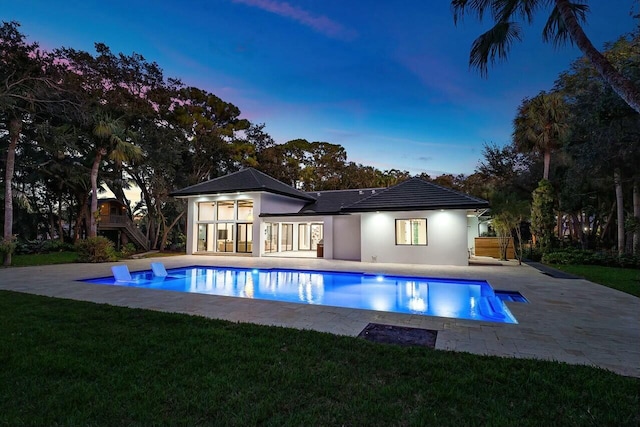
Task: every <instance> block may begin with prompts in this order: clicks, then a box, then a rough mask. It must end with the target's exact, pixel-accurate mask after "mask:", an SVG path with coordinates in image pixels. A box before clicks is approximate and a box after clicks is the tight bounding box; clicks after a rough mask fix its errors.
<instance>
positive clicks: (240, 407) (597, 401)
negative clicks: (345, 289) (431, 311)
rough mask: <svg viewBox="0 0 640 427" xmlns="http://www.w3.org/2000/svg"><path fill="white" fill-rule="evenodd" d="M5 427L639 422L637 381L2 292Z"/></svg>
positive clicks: (0, 415) (553, 365)
mask: <svg viewBox="0 0 640 427" xmlns="http://www.w3.org/2000/svg"><path fill="white" fill-rule="evenodd" d="M0 325H1V327H0V342H1V343H2V345H0V366H2V369H0V425H203V424H215V425H238V426H250V425H274V426H282V425H362V426H364V425H366V426H375V425H380V426H383V425H384V426H388V425H439V426H448V425H450V426H461V425H506V426H515V425H517V426H527V425H530V426H540V425H563V426H565V425H568V426H570V425H616V426H625V425H629V426H632V425H633V426H636V425H638V423H640V416H639V412H638V407H639V404H640V403H639V396H638V395H639V392H640V379H637V378H628V377H622V376H619V375H616V374H613V373H610V372H607V371H605V370H601V369H597V368H591V367H585V366H571V365H566V364H562V363H557V362H543V361H534V360H520V359H506V358H505V359H503V358H498V357H489V356H475V355H470V354H465V353H454V352H443V351H436V350H430V349H428V348H415V347H414V348H407V347H399V346H393V345H381V344H374V343H370V342H368V341H364V340H360V339H357V338H350V337H340V336H334V335H331V334H323V333H319V332H312V331H299V330H294V329H285V328H275V327H265V326H258V325H249V324H235V323H230V322H225V321H216V320H209V319H205V318H201V317H194V316H187V315H182V314H170V313H160V312H154V311H147V310H140V309H127V308H121V307H113V306H108V305H98V304H93V303H88V302H79V301H70V300H62V299H54V298H47V297H41V296H36V295H28V294H20V293H15V292H9V291H1V292H0Z"/></svg>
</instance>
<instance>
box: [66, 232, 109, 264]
mask: <svg viewBox="0 0 640 427" xmlns="http://www.w3.org/2000/svg"><path fill="white" fill-rule="evenodd" d="M76 251H78V262H109V261H115V260H116V259H117V258H116V251H115V249H114V246H113V242H112V241H111V240H109V239H107V238H106V237H103V236H98V237H89V238H88V239H86V240H78V242H76Z"/></svg>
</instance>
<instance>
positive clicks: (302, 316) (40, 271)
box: [0, 255, 640, 377]
mask: <svg viewBox="0 0 640 427" xmlns="http://www.w3.org/2000/svg"><path fill="white" fill-rule="evenodd" d="M153 261H161V262H163V263H164V264H165V265H166V267H167V268H173V267H182V266H189V265H217V266H230V267H257V268H269V267H284V268H296V269H319V270H335V271H362V272H369V273H379V274H403V275H415V276H427V277H442V278H462V279H484V280H487V281H488V282H489V283H490V284H491V286H492V287H493V288H494V289H501V290H514V291H519V292H520V293H522V294H523V295H524V296H525V297H526V298H527V299H528V300H529V304H521V303H507V305H508V307H509V309H510V310H511V312H512V313H513V314H514V316H515V317H516V318H517V319H518V322H519V324H517V325H509V324H497V323H486V322H476V321H467V320H459V319H449V318H442V317H427V316H419V315H407V314H397V313H386V312H377V311H369V310H353V309H346V308H337V307H323V306H311V305H301V304H291V303H281V302H271V301H261V300H250V299H241V298H232V297H221V296H212V295H199V294H185V293H176V292H167V291H158V290H149V289H140V288H128V287H109V286H97V285H91V284H87V283H83V282H78V281H77V280H78V279H84V278H91V277H99V276H110V275H111V266H112V265H114V264H113V263H107V264H74V265H51V266H41V267H25V268H10V269H1V270H0V289H5V290H14V291H19V292H27V293H33V294H38V295H47V296H52V297H58V298H69V299H75V300H82V301H91V302H96V303H106V304H112V305H119V306H126V307H136V308H146V309H151V310H160V311H167V312H180V313H188V314H195V315H201V316H206V317H210V318H218V319H225V320H229V321H233V322H250V323H257V324H264V325H277V326H286V327H292V328H299V329H312V330H317V331H323V332H330V333H335V334H341V335H350V336H356V335H358V334H359V333H360V332H361V331H362V330H363V329H364V328H365V327H366V326H367V324H368V323H384V324H393V325H398V326H411V327H418V328H425V329H434V330H437V331H438V338H437V341H436V348H438V349H442V350H453V351H465V352H470V353H475V354H488V355H496V356H503V357H519V358H537V359H546V360H557V361H561V362H567V363H571V364H587V365H595V366H599V367H602V368H605V369H608V370H611V371H613V372H616V373H618V374H621V375H628V376H634V377H640V348H638V345H637V344H638V342H640V299H639V298H636V297H634V296H632V295H628V294H625V293H622V292H619V291H616V290H613V289H609V288H606V287H604V286H600V285H597V284H594V283H591V282H589V281H586V280H582V279H558V278H553V277H550V276H548V275H545V274H543V273H542V272H540V271H539V270H537V269H535V268H533V267H530V266H527V265H522V266H518V265H517V264H516V263H514V262H498V261H495V260H491V259H486V260H485V259H476V260H473V261H474V263H473V265H470V266H468V267H454V266H419V265H404V264H380V263H361V262H350V261H336V260H325V259H317V258H272V257H263V258H253V257H219V256H215V257H214V256H199V255H192V256H186V255H185V256H177V257H163V258H155V259H153V258H147V259H139V260H128V261H126V264H127V265H128V266H129V269H130V270H132V271H135V270H146V269H149V268H150V267H149V266H150V263H151V262H153Z"/></svg>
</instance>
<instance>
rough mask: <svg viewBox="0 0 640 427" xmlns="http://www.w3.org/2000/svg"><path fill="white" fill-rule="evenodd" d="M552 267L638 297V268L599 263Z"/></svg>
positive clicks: (639, 280)
mask: <svg viewBox="0 0 640 427" xmlns="http://www.w3.org/2000/svg"><path fill="white" fill-rule="evenodd" d="M553 268H557V269H558V270H562V271H566V272H567V273H571V274H575V275H577V276H582V277H584V278H585V279H587V280H590V281H592V282H595V283H600V284H601V285H604V286H608V287H610V288H613V289H618V290H619V291H622V292H626V293H628V294H631V295H635V296H637V297H640V270H636V269H632V268H617V267H603V266H599V265H553Z"/></svg>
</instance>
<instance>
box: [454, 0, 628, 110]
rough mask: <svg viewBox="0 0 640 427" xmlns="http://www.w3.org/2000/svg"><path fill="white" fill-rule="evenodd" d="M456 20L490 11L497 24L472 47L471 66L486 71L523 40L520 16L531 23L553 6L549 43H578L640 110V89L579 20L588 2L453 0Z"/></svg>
mask: <svg viewBox="0 0 640 427" xmlns="http://www.w3.org/2000/svg"><path fill="white" fill-rule="evenodd" d="M451 6H452V9H453V18H454V22H455V23H457V22H458V21H459V20H460V19H462V18H463V17H464V15H465V14H466V13H468V12H473V13H475V14H476V15H477V16H478V18H479V19H480V20H482V18H483V17H484V15H485V14H487V13H490V14H491V16H492V18H493V21H494V25H493V27H492V28H491V29H490V30H488V31H487V32H485V33H484V34H482V35H480V37H478V38H477V39H476V40H475V41H474V42H473V45H472V47H471V53H470V56H469V65H470V66H471V67H475V68H477V69H479V70H480V73H481V74H483V75H486V74H487V68H488V64H489V63H494V62H495V61H496V59H500V60H504V59H506V58H507V56H508V54H509V50H510V49H511V46H512V44H513V43H514V42H515V41H520V40H521V39H522V30H521V28H520V24H519V23H518V22H517V21H518V19H520V20H523V21H525V23H527V24H531V23H532V21H533V16H534V14H535V13H536V12H537V10H538V9H540V8H542V7H550V8H551V10H550V14H549V17H548V19H547V22H546V24H545V26H544V29H543V31H542V38H543V40H544V41H546V42H549V41H550V42H553V43H554V44H556V45H559V44H565V43H566V42H571V43H575V44H576V45H577V46H578V47H579V48H580V50H581V51H582V52H583V53H584V55H585V56H586V57H587V58H589V61H591V63H592V64H593V67H594V68H595V70H597V72H598V73H599V74H600V75H601V76H602V78H603V79H604V80H605V81H606V82H607V84H609V85H610V86H611V88H613V90H614V91H615V92H616V93H617V94H618V95H619V96H620V97H621V98H622V99H623V100H624V101H625V102H626V103H627V104H628V105H629V106H631V107H632V108H633V109H634V110H636V112H638V113H640V90H639V89H638V87H637V86H636V85H635V84H634V83H633V82H632V81H631V80H630V79H628V78H627V77H625V76H624V75H623V74H622V73H621V72H620V71H619V70H618V69H616V68H615V67H614V66H613V65H612V64H611V62H609V60H607V58H606V57H605V56H604V55H603V54H602V53H600V52H599V51H598V50H597V49H596V48H595V47H594V46H593V43H592V42H591V40H589V38H588V37H587V35H586V34H585V32H584V30H583V29H582V27H581V25H580V23H581V22H585V20H586V14H587V12H588V11H589V6H588V5H587V4H586V1H583V0H576V1H573V2H572V1H569V0H481V1H478V0H452V1H451Z"/></svg>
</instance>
